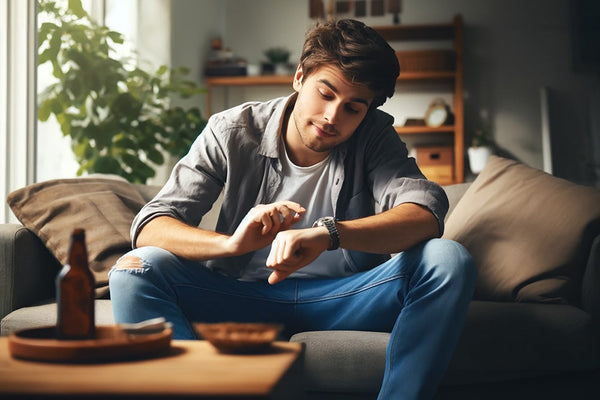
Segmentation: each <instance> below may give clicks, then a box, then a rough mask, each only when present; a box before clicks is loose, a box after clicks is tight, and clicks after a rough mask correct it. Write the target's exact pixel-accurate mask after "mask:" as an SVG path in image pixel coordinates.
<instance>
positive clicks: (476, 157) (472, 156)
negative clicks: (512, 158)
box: [468, 146, 492, 174]
mask: <svg viewBox="0 0 600 400" xmlns="http://www.w3.org/2000/svg"><path fill="white" fill-rule="evenodd" d="M468 153H469V167H470V168H471V172H472V173H474V174H478V173H480V172H481V171H482V170H483V167H485V165H486V164H487V162H488V160H489V159H490V156H491V155H492V149H491V147H487V146H481V147H469V149H468Z"/></svg>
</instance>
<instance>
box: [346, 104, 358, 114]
mask: <svg viewBox="0 0 600 400" xmlns="http://www.w3.org/2000/svg"><path fill="white" fill-rule="evenodd" d="M346 111H348V112H349V113H350V114H358V110H357V109H355V108H353V107H352V106H346Z"/></svg>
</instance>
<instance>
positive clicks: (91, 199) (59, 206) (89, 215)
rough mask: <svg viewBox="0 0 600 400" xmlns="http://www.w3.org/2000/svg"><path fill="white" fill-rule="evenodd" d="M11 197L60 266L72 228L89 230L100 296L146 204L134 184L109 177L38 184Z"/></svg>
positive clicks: (89, 247)
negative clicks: (138, 213) (131, 228)
mask: <svg viewBox="0 0 600 400" xmlns="http://www.w3.org/2000/svg"><path fill="white" fill-rule="evenodd" d="M7 201H8V204H9V206H10V208H11V209H12V211H13V213H14V214H15V216H16V217H17V218H18V219H19V221H21V223H22V224H23V225H24V226H25V227H27V228H28V229H30V230H31V231H33V233H35V234H36V235H37V236H38V237H39V238H40V239H41V240H42V241H43V242H44V244H45V245H46V247H48V249H49V250H50V252H52V254H53V255H54V256H55V257H56V259H57V260H58V261H59V262H60V263H61V264H65V263H66V262H67V252H68V249H69V240H70V235H71V232H72V230H73V229H74V228H83V229H85V232H86V244H87V250H88V257H89V264H90V269H91V270H92V272H93V274H94V277H95V279H96V288H97V289H96V294H97V296H98V297H100V296H104V295H106V294H107V293H108V271H109V270H110V268H111V267H112V266H113V265H114V263H115V262H116V260H117V259H118V258H119V257H120V256H121V255H122V254H124V253H126V252H127V251H128V250H130V249H131V241H130V235H129V228H130V226H131V222H132V221H133V218H134V217H135V215H136V214H137V212H138V211H139V210H140V208H141V207H142V206H143V205H144V203H145V201H144V199H143V198H142V196H141V195H140V194H139V193H138V192H137V191H136V189H135V187H134V185H132V184H130V183H128V182H125V181H121V180H116V179H106V178H80V179H58V180H50V181H45V182H40V183H36V184H33V185H30V186H27V187H25V188H22V189H19V190H16V191H14V192H12V193H11V194H9V195H8V199H7Z"/></svg>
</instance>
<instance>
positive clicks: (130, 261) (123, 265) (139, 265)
mask: <svg viewBox="0 0 600 400" xmlns="http://www.w3.org/2000/svg"><path fill="white" fill-rule="evenodd" d="M118 270H125V271H130V272H146V271H147V270H148V267H145V266H144V263H143V262H142V259H141V258H139V257H136V256H123V257H121V258H119V260H118V261H117V264H116V265H115V266H114V268H113V271H118ZM111 272H112V271H111Z"/></svg>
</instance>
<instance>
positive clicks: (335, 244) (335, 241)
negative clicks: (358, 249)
mask: <svg viewBox="0 0 600 400" xmlns="http://www.w3.org/2000/svg"><path fill="white" fill-rule="evenodd" d="M317 226H324V227H325V228H327V231H328V232H329V248H328V249H327V250H336V249H337V248H339V247H340V234H339V232H338V230H337V226H336V220H335V218H333V217H322V218H319V219H317V220H316V221H315V223H314V224H313V228H314V227H317Z"/></svg>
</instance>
